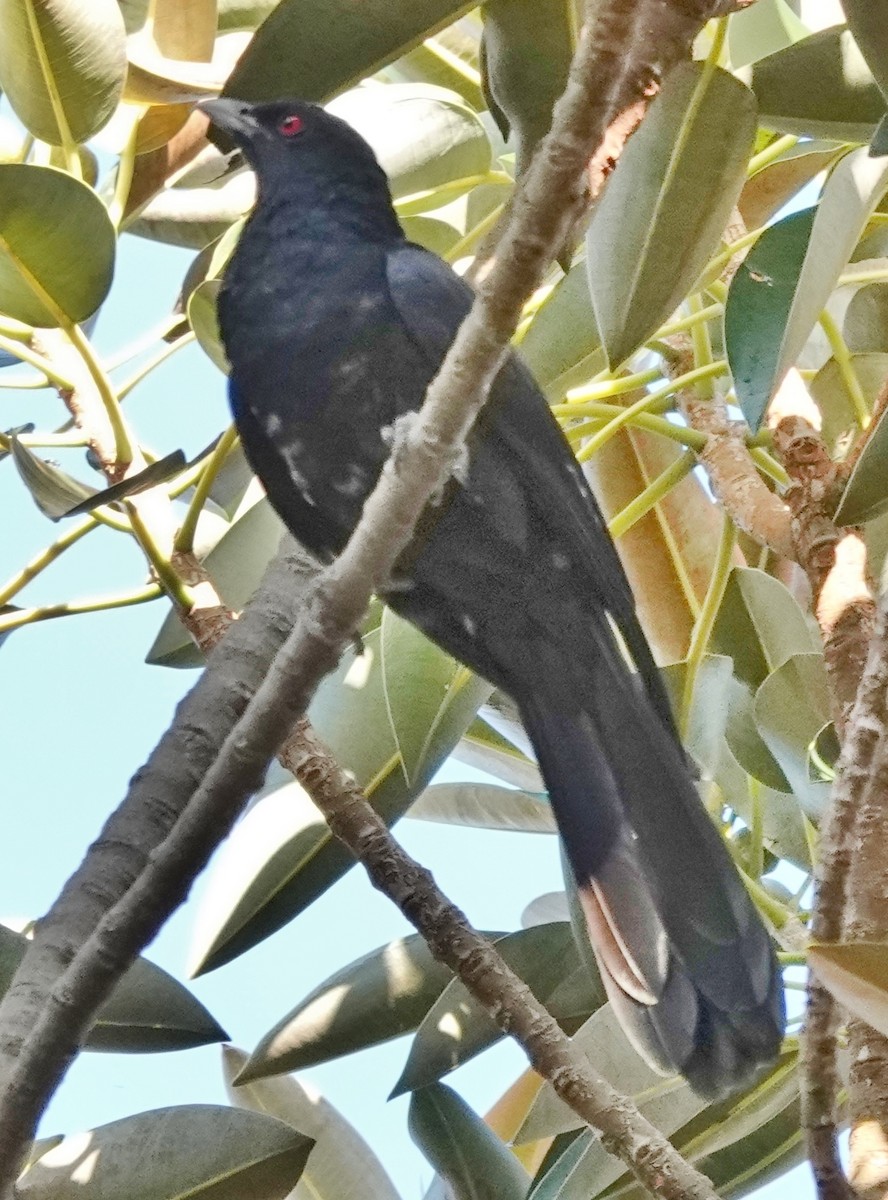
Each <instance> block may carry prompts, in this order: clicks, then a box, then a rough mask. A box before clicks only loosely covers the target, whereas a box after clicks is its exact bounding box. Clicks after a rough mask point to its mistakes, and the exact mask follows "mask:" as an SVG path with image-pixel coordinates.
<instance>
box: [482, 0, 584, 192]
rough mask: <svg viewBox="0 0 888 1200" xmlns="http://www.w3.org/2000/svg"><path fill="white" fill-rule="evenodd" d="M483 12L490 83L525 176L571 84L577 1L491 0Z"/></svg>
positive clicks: (488, 87)
mask: <svg viewBox="0 0 888 1200" xmlns="http://www.w3.org/2000/svg"><path fill="white" fill-rule="evenodd" d="M482 11H483V13H484V43H483V44H484V52H483V55H482V60H481V61H482V77H483V82H484V87H485V91H486V93H487V94H488V95H489V96H491V97H492V98H493V101H494V103H495V105H496V108H497V109H498V110H499V111H500V112H501V113H503V114H504V115H505V117H506V119H507V120H508V123H509V126H510V127H511V130H512V135H513V139H514V143H515V152H516V160H517V165H518V174H519V175H521V174H523V172H524V171H525V170H526V169H527V166H528V164H529V162H530V160H531V157H532V156H533V152H534V150H535V149H536V147H537V145H538V144H539V142H540V141H541V139H542V138H543V137H545V135H546V134H547V133H548V132H549V127H550V126H551V124H552V109H553V107H554V105H555V101H556V100H558V98H559V97H560V96H561V94H562V92H563V91H564V89H565V87H566V86H567V76H568V72H569V70H570V64H571V59H572V58H573V51H574V45H575V42H576V13H575V10H574V3H573V0H488V2H487V3H486V4H485V5H484V8H483V10H482Z"/></svg>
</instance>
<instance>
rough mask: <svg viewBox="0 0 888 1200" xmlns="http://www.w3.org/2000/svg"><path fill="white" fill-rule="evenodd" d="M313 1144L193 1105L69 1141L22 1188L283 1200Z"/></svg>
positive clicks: (43, 1192) (32, 1195)
mask: <svg viewBox="0 0 888 1200" xmlns="http://www.w3.org/2000/svg"><path fill="white" fill-rule="evenodd" d="M312 1145H313V1142H312V1140H311V1138H307V1137H304V1136H303V1135H302V1134H301V1133H296V1132H295V1131H294V1130H292V1129H290V1128H289V1127H288V1126H287V1125H285V1124H284V1123H283V1122H282V1121H277V1120H274V1119H273V1118H272V1117H266V1116H261V1115H260V1114H258V1113H253V1112H245V1111H244V1110H242V1109H237V1108H224V1107H221V1106H219V1105H213V1104H188V1105H182V1106H181V1107H178V1108H161V1109H156V1110H155V1111H153V1112H145V1113H138V1114H137V1115H136V1116H133V1117H125V1118H124V1119H123V1120H121V1121H112V1122H111V1124H110V1125H101V1126H99V1127H98V1128H97V1129H92V1130H89V1131H88V1132H85V1133H75V1134H70V1135H69V1136H68V1137H66V1138H64V1139H63V1140H62V1141H61V1142H60V1143H59V1145H58V1146H56V1147H55V1148H54V1149H52V1150H49V1151H48V1152H47V1153H46V1154H44V1155H43V1156H42V1157H41V1158H40V1159H39V1160H38V1162H36V1163H35V1164H34V1166H33V1167H31V1169H30V1170H29V1171H28V1172H27V1174H26V1175H25V1176H24V1177H23V1178H22V1179H21V1180H20V1181H19V1184H18V1194H20V1195H21V1196H23V1197H24V1196H27V1197H28V1198H29V1200H68V1198H69V1197H71V1196H72V1195H74V1194H76V1195H77V1196H79V1197H81V1200H107V1198H108V1197H109V1196H139V1197H140V1200H187V1198H189V1197H194V1198H195V1200H196V1198H197V1197H198V1196H199V1197H200V1198H201V1200H216V1198H218V1200H225V1198H228V1197H231V1196H232V1195H233V1194H234V1192H233V1189H235V1188H236V1189H237V1193H238V1194H240V1195H248V1196H250V1200H278V1198H280V1200H284V1197H285V1196H287V1195H288V1194H289V1193H290V1192H291V1191H292V1189H293V1188H294V1187H295V1186H296V1183H297V1181H298V1179H299V1176H300V1175H301V1174H302V1170H303V1168H304V1167H305V1163H306V1160H307V1158H308V1155H309V1152H310V1150H311V1148H312Z"/></svg>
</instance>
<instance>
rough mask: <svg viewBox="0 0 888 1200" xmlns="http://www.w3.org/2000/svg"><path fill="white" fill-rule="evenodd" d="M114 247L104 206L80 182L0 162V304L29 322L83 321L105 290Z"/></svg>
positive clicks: (58, 173)
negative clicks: (81, 250)
mask: <svg viewBox="0 0 888 1200" xmlns="http://www.w3.org/2000/svg"><path fill="white" fill-rule="evenodd" d="M72 246H89V253H88V254H72V253H71V248H72ZM114 252H115V237H114V227H113V225H112V224H111V221H110V219H109V217H108V213H107V210H106V209H105V206H104V204H102V202H101V200H99V198H98V196H97V195H96V194H95V192H93V191H92V190H91V189H90V188H88V187H86V185H85V184H82V183H80V182H79V181H78V180H76V179H72V178H71V177H70V176H69V175H63V174H62V173H61V171H56V170H53V168H52V167H37V166H33V165H32V164H30V163H0V310H2V311H3V312H4V313H6V314H8V315H9V316H10V317H14V318H15V319H16V320H19V321H24V322H25V323H26V324H28V325H40V326H50V325H64V324H66V323H70V322H80V321H84V320H85V319H86V318H87V317H88V316H90V314H91V313H93V312H95V310H96V309H97V308H98V307H99V305H100V304H101V303H102V301H103V300H104V299H105V296H106V295H107V294H108V289H109V288H110V286H111V278H112V275H113V273H114Z"/></svg>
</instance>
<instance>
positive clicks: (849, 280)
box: [836, 267, 888, 287]
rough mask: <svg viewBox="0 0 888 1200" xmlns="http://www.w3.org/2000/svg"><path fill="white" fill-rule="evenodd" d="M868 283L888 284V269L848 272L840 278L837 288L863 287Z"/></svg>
mask: <svg viewBox="0 0 888 1200" xmlns="http://www.w3.org/2000/svg"><path fill="white" fill-rule="evenodd" d="M868 283H888V267H881V268H875V267H874V268H872V269H869V270H863V271H846V272H845V274H844V275H840V276H839V278H838V281H837V282H836V287H863V286H865V285H866V284H868Z"/></svg>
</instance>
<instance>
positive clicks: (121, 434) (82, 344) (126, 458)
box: [65, 324, 133, 467]
mask: <svg viewBox="0 0 888 1200" xmlns="http://www.w3.org/2000/svg"><path fill="white" fill-rule="evenodd" d="M65 332H66V333H67V335H68V337H69V338H70V340H71V345H72V346H73V347H74V349H75V350H76V351H77V353H78V354H79V355H80V357H81V358H82V359H83V363H84V366H85V367H86V369H87V371H89V374H90V378H91V379H92V381H93V383H94V384H95V387H96V391H97V392H98V394H99V397H100V398H101V401H102V405H103V407H104V409H105V413H106V414H107V417H108V422H109V424H110V426H111V431H112V433H113V434H114V457H115V460H116V465H117V466H119V467H126V466H128V465H129V464H130V463H131V462H132V461H133V446H132V442H131V440H130V435H129V430H128V429H127V427H126V421H125V420H124V419H123V413H122V412H121V411H120V403H119V401H118V399H117V395H116V393H115V391H114V386H113V384H112V383H111V380H110V379H109V378H108V376H107V375H106V373H105V371H104V369H103V367H102V364H101V363H100V362H99V360H98V358H97V357H96V353H95V351H94V350H93V348H92V343H91V342H90V340H89V338H88V337H87V336H86V335H85V334H84V332H83V330H82V329H81V328H80V326H79V325H75V324H71V325H68V326H67V327H66V328H65Z"/></svg>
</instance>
